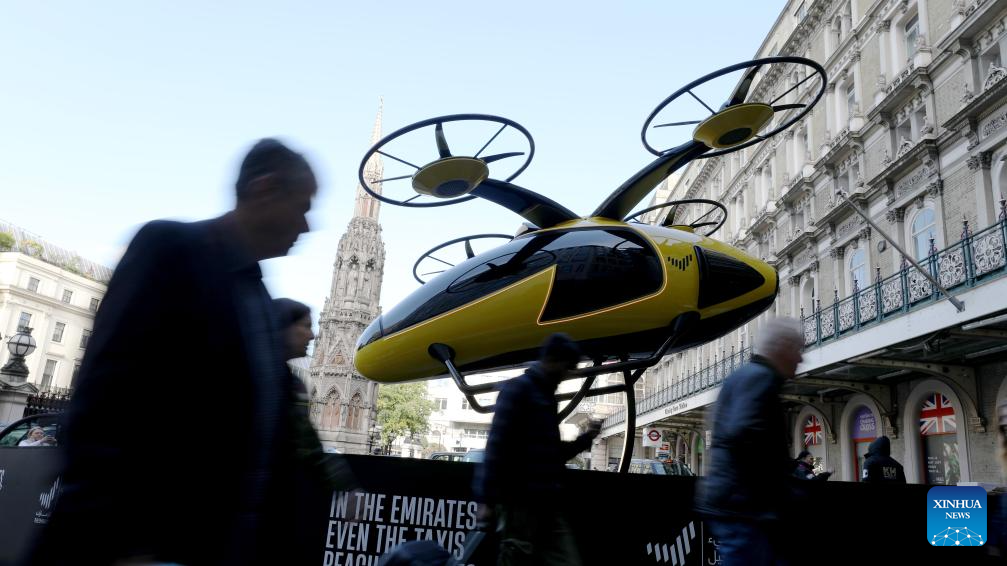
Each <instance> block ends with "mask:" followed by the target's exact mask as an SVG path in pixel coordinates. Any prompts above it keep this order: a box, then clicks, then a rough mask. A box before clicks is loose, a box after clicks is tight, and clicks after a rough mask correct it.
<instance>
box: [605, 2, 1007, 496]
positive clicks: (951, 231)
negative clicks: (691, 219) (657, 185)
mask: <svg viewBox="0 0 1007 566" xmlns="http://www.w3.org/2000/svg"><path fill="white" fill-rule="evenodd" d="M1005 49H1007V2H1005V1H1002V0H964V1H963V0H954V1H952V0H803V1H801V0H791V1H789V2H788V3H787V5H786V7H785V9H784V11H783V12H782V13H781V14H780V16H779V18H778V19H777V22H776V23H775V25H774V27H773V28H772V29H771V30H770V31H769V34H768V35H767V37H766V39H765V40H764V42H763V45H762V47H761V48H760V50H759V51H758V53H757V56H760V57H761V56H770V55H778V54H779V55H799V56H804V57H809V58H811V59H814V60H816V61H818V62H819V63H821V64H822V65H823V66H824V67H825V68H826V70H827V72H828V77H829V82H828V83H827V88H826V94H825V96H824V97H823V98H822V100H821V102H820V103H819V104H818V106H817V107H816V108H815V109H814V110H813V111H812V112H811V113H810V114H809V115H807V116H806V117H805V118H804V119H803V120H801V121H800V122H799V123H797V124H796V125H794V126H793V127H792V128H790V129H789V130H788V131H787V132H785V133H782V134H780V135H779V136H777V137H775V138H773V139H771V140H769V141H767V142H766V143H763V144H760V145H756V146H753V147H750V148H747V149H745V150H742V151H739V152H736V153H732V154H729V155H725V156H722V157H719V158H713V159H707V160H702V161H697V162H694V163H692V164H690V166H689V167H687V168H686V169H685V170H684V171H683V172H682V175H681V178H680V180H679V181H678V182H676V183H674V185H673V187H672V188H671V191H670V196H669V197H668V198H669V199H683V198H697V197H699V198H710V199H715V200H719V201H721V202H723V203H724V204H725V205H726V206H727V208H728V210H729V212H730V215H729V218H728V221H727V224H726V225H725V227H724V228H723V229H722V230H721V232H720V233H718V234H717V235H716V236H715V237H716V238H718V239H722V240H724V241H727V242H730V243H732V244H733V245H735V246H738V247H740V248H741V249H744V250H746V251H747V252H748V253H750V254H751V255H753V256H756V257H760V258H764V259H766V260H767V261H769V262H770V263H771V264H773V265H774V266H775V267H776V268H777V270H778V271H779V274H780V292H779V297H778V299H777V301H776V303H775V305H774V306H773V307H772V308H771V309H770V311H769V312H767V313H766V314H764V315H762V316H760V317H758V318H757V319H755V320H753V321H751V322H750V323H749V324H746V325H744V326H743V327H742V328H740V329H738V330H737V331H735V332H732V333H730V334H729V335H727V336H724V337H723V338H720V339H718V340H715V341H713V342H711V343H709V344H706V345H704V346H701V347H698V348H695V349H693V350H690V351H688V352H684V353H682V354H676V355H673V356H669V357H668V358H666V359H665V360H664V361H663V362H662V363H661V364H660V365H659V366H656V367H655V368H653V369H652V370H651V371H650V372H648V376H647V390H648V395H647V396H645V397H644V398H643V399H642V400H640V405H641V407H640V411H641V415H640V418H639V419H638V421H637V424H638V426H641V427H642V426H644V425H648V426H653V425H654V424H655V423H656V424H657V425H658V426H662V427H664V428H666V429H667V431H668V434H669V436H671V437H673V438H674V439H675V440H676V442H675V443H674V446H676V452H677V453H678V455H681V456H683V457H685V458H686V459H687V460H688V461H689V462H690V463H691V464H692V465H693V467H694V468H697V469H700V470H701V469H702V467H703V461H702V452H703V450H704V449H705V446H706V441H707V439H708V430H709V424H708V423H707V422H706V421H705V418H706V415H707V409H708V408H709V406H710V405H711V403H712V402H713V401H714V400H715V399H716V392H717V391H718V389H719V384H720V382H721V381H722V379H723V378H724V376H726V375H727V374H728V373H729V372H730V370H731V369H732V368H733V367H736V366H737V364H739V363H742V362H743V361H744V360H745V359H746V358H747V356H748V352H749V345H750V344H751V341H752V337H753V336H754V335H756V334H757V333H758V331H759V327H760V325H761V324H763V323H764V321H765V320H767V319H768V318H769V317H771V316H792V317H799V318H801V319H802V322H803V325H804V330H805V342H806V345H807V349H806V352H805V355H804V357H805V361H804V363H803V364H802V366H801V368H800V370H799V371H800V375H799V379H798V380H796V381H794V382H793V383H792V384H790V385H789V386H788V388H787V401H788V406H789V407H790V420H791V433H792V434H791V438H790V442H791V448H792V450H793V452H794V454H795V455H796V453H797V452H798V451H799V450H801V449H803V448H808V449H809V450H811V451H812V453H813V454H814V455H815V456H816V458H817V459H818V465H819V466H821V467H823V468H835V469H836V470H837V473H838V477H839V478H841V479H845V480H851V481H852V480H855V479H857V478H858V477H859V473H860V465H861V458H860V456H862V453H863V451H864V449H865V448H866V445H867V443H868V442H869V441H870V440H872V439H873V438H875V437H876V436H879V435H881V434H885V435H888V436H889V437H891V438H892V439H893V440H892V447H893V456H894V457H895V458H896V459H898V460H899V461H900V462H902V463H903V464H904V465H905V467H906V472H907V475H908V477H909V480H910V481H913V482H929V483H955V482H957V481H979V482H995V481H998V479H999V471H998V469H997V465H996V460H995V457H994V449H993V445H994V442H995V439H994V436H995V435H994V428H995V427H994V426H991V425H990V423H991V419H992V422H995V410H994V407H995V406H996V404H997V403H998V402H1004V401H1005V400H1007V379H1005V378H1004V375H1005V370H1007V367H1005V366H1004V365H1003V364H1001V363H999V362H998V361H997V360H998V359H999V357H998V354H999V356H1002V355H1003V354H1002V352H1003V351H1005V350H1007V327H1005V326H1003V322H1004V321H1005V320H1007V316H1004V313H1005V312H1007V299H1005V298H1004V297H1007V278H1003V277H1002V276H1003V274H1004V272H1005V250H1004V248H1005V243H1007V229H1005V221H1004V218H1005V214H1007V212H1005V210H1007V209H1005V206H1004V201H1003V199H1004V197H1005V195H1007V167H1005V164H1004V160H1005V159H1007V97H1005V94H1007V80H1003V79H1004V78H1005V77H1007V70H1005V69H1004V68H1003V66H1002V65H1003V55H1002V54H1005V55H1007V51H1004V50H1005ZM804 78H805V75H804V74H802V70H801V69H799V68H793V67H791V68H786V67H783V66H777V68H776V69H775V70H774V71H773V72H771V73H768V74H767V75H766V76H764V77H762V78H761V79H760V81H759V83H758V84H756V85H755V86H754V88H753V92H754V93H756V94H755V98H754V99H756V100H758V99H760V98H759V94H760V93H762V94H769V95H770V97H769V98H770V99H772V98H774V96H772V95H773V93H777V94H782V93H784V92H786V91H788V89H791V88H792V87H795V85H797V86H796V89H795V90H794V91H793V92H791V93H790V94H789V95H788V97H789V98H788V99H787V101H788V102H800V101H806V100H807V99H808V97H810V96H812V92H813V90H812V89H813V88H815V86H816V85H813V84H812V83H813V82H815V81H808V82H806V83H801V81H802V79H804ZM837 191H844V192H847V193H848V194H849V195H850V199H851V200H852V202H854V203H856V204H857V205H858V206H859V207H861V208H862V209H864V210H866V211H867V213H868V215H869V216H870V217H871V219H872V220H873V221H874V222H876V223H877V224H878V225H879V226H880V227H881V228H882V229H883V230H884V231H885V232H886V233H887V234H888V235H890V236H891V237H892V238H893V239H894V240H895V242H896V243H898V244H899V245H900V246H901V247H902V248H903V249H905V250H906V252H907V254H909V255H911V256H912V257H913V259H915V260H917V261H919V262H920V264H921V265H922V267H923V268H924V269H926V270H928V271H929V272H931V273H932V274H933V275H934V276H935V277H936V278H937V279H938V280H939V282H940V283H941V284H942V286H944V287H947V288H949V289H950V292H951V293H952V294H953V295H955V296H956V297H958V298H959V299H960V300H962V301H963V302H964V303H965V309H964V310H963V311H961V312H959V311H958V310H957V309H956V308H954V307H953V306H952V305H951V304H950V302H949V301H948V300H947V299H945V298H943V297H942V296H941V294H940V293H939V292H938V291H937V290H936V289H935V288H934V287H933V286H932V285H931V284H930V283H929V281H928V280H927V279H926V278H925V277H924V276H923V275H922V274H920V273H919V272H917V271H916V270H915V269H914V268H912V267H911V266H910V265H909V264H908V263H907V262H906V261H905V260H904V258H903V257H902V256H901V255H900V254H899V253H898V252H897V251H896V250H895V249H894V247H893V246H892V245H891V244H890V243H889V242H888V241H886V239H885V238H884V237H882V235H881V234H879V233H877V231H876V230H874V229H872V228H871V227H870V226H869V225H868V224H867V223H866V222H864V220H863V219H862V218H861V217H860V216H858V215H857V214H856V213H855V212H854V211H853V208H852V207H851V205H850V204H849V203H847V202H846V201H844V200H843V199H841V198H839V197H837V196H836V195H837ZM999 317H1002V318H999ZM623 420H624V419H621V418H620V416H619V415H615V416H613V417H612V418H610V419H609V420H608V421H607V423H606V429H605V432H604V435H605V436H606V437H607V440H606V441H605V442H606V444H607V450H603V451H600V452H601V453H602V454H605V453H608V454H616V453H618V451H619V450H620V448H619V445H621V439H620V432H621V430H620V424H621V422H622V421H623Z"/></svg>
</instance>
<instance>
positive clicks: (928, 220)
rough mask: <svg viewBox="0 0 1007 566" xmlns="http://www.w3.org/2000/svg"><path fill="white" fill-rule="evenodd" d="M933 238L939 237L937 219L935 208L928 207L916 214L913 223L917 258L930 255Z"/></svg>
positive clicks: (913, 239) (914, 246)
mask: <svg viewBox="0 0 1007 566" xmlns="http://www.w3.org/2000/svg"><path fill="white" fill-rule="evenodd" d="M931 238H934V239H936V238H937V221H936V215H935V214H934V209H932V208H929V207H928V208H924V209H923V210H921V211H920V212H919V214H917V215H916V218H915V219H914V220H913V224H912V242H913V253H915V254H916V259H917V260H922V259H925V258H926V257H927V256H929V255H930V239H931ZM935 245H936V243H935Z"/></svg>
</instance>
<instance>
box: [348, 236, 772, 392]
mask: <svg viewBox="0 0 1007 566" xmlns="http://www.w3.org/2000/svg"><path fill="white" fill-rule="evenodd" d="M683 228H685V227H682V228H670V227H664V226H652V225H648V224H636V223H625V222H619V221H612V220H607V219H604V218H590V219H586V220H571V221H568V222H565V223H562V224H559V225H557V226H554V227H552V228H549V229H546V230H539V231H535V232H530V233H527V234H524V235H522V236H519V237H517V238H515V239H514V240H512V241H511V242H509V243H507V244H504V245H503V246H500V247H498V248H495V249H493V250H490V251H488V252H485V253H482V254H480V255H477V256H475V257H472V258H469V259H467V260H466V261H464V262H462V263H460V264H458V265H456V266H455V267H453V268H451V269H449V270H447V271H445V272H444V273H442V274H440V275H438V276H437V277H436V278H435V279H433V280H431V281H429V282H428V283H426V284H425V285H423V286H422V287H420V288H419V289H418V290H417V291H415V292H414V293H413V294H412V295H410V296H409V297H408V298H406V299H405V300H403V301H402V302H401V303H399V304H398V305H396V306H395V307H393V308H392V309H390V310H389V311H387V312H385V313H384V314H382V315H381V316H379V317H378V318H377V319H376V320H375V321H374V322H372V323H371V325H370V326H369V327H368V328H367V329H366V330H365V331H364V332H363V334H362V335H361V336H360V339H359V341H358V343H357V344H358V350H357V353H356V358H355V363H356V367H357V369H358V371H360V373H361V374H363V375H364V376H366V377H368V378H370V379H374V380H377V381H381V382H397V381H408V380H415V379H423V378H428V377H431V376H439V375H442V374H444V373H445V368H444V365H443V364H442V363H441V362H439V361H438V360H435V359H434V358H432V357H431V355H430V353H429V351H428V350H429V347H430V345H431V344H435V343H443V344H446V345H448V346H450V347H451V348H452V349H453V350H454V352H455V353H456V358H455V360H454V361H455V364H456V365H457V367H458V369H459V370H461V371H470V372H471V371H486V370H490V369H495V368H500V367H509V366H514V365H520V364H523V363H527V362H529V361H532V360H534V359H536V358H537V353H538V351H537V350H538V346H539V345H540V344H541V343H542V341H543V340H544V339H545V338H546V337H547V336H548V335H550V334H552V333H554V332H565V333H567V334H569V335H570V336H571V337H572V338H573V339H574V340H576V341H577V342H578V344H579V345H580V346H581V349H582V350H583V351H584V353H585V355H586V356H587V357H588V358H590V359H616V358H618V357H619V356H620V355H626V354H628V355H629V356H631V357H636V356H640V355H646V354H649V353H650V352H653V351H655V350H657V349H658V348H659V347H660V346H661V344H662V343H663V342H664V341H665V340H666V339H667V337H668V332H669V328H670V324H671V322H672V321H673V320H674V319H675V318H676V317H678V316H679V315H682V314H684V313H688V312H694V313H696V314H698V323H696V324H694V325H693V326H692V327H691V329H690V330H689V331H688V336H685V337H682V338H680V339H679V340H677V341H676V344H675V349H674V350H671V351H675V350H679V349H685V348H689V347H691V346H695V345H697V344H702V343H705V342H707V341H709V340H712V339H714V338H717V337H719V336H722V335H723V334H725V333H727V332H729V331H730V330H733V329H734V328H736V327H737V326H738V325H740V324H742V323H744V322H745V321H747V320H748V319H751V318H752V317H754V316H756V315H758V314H759V313H761V312H763V311H764V310H766V309H767V308H768V307H769V306H770V305H771V304H772V302H773V300H774V299H775V296H776V293H777V289H778V281H777V274H776V271H775V270H774V269H773V268H772V267H770V266H769V265H768V264H766V263H765V262H763V261H760V260H758V259H755V258H753V257H750V256H748V255H746V254H744V253H742V252H740V251H739V250H737V249H735V248H733V247H731V246H728V245H726V244H723V243H721V242H718V241H716V240H712V239H709V238H704V237H701V236H698V235H696V234H694V233H692V232H691V231H690V230H689V229H688V228H685V229H683ZM667 353H670V352H667Z"/></svg>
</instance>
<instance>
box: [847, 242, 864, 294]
mask: <svg viewBox="0 0 1007 566" xmlns="http://www.w3.org/2000/svg"><path fill="white" fill-rule="evenodd" d="M867 284H868V283H867V254H866V253H865V252H864V250H863V248H861V249H858V250H856V251H854V252H853V256H852V257H850V290H851V291H855V290H857V289H863V288H864V287H865V286H867Z"/></svg>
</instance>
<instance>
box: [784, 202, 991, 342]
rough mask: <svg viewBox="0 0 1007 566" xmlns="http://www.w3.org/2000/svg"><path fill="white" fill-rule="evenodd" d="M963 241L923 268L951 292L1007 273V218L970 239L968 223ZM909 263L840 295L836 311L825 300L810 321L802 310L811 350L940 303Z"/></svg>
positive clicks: (934, 254)
mask: <svg viewBox="0 0 1007 566" xmlns="http://www.w3.org/2000/svg"><path fill="white" fill-rule="evenodd" d="M1002 208H1003V207H1002ZM962 236H963V238H962V239H961V240H959V241H958V242H957V243H955V244H952V245H950V246H948V247H946V248H944V249H943V250H940V251H938V250H936V249H935V247H934V246H933V243H931V250H932V251H931V254H930V255H929V256H928V257H927V258H925V259H923V260H922V261H920V262H919V263H920V265H921V266H922V267H923V268H924V269H928V270H930V274H931V275H933V276H934V278H936V279H937V280H938V281H939V282H940V284H941V285H943V286H944V288H945V289H948V290H952V289H967V288H971V287H975V286H977V285H980V284H983V283H986V282H987V281H990V280H992V279H997V278H1000V277H1002V276H1003V275H1004V273H1007V269H1005V266H1007V263H1005V249H1007V218H1005V214H1004V213H1003V212H1001V214H1000V221H999V222H997V223H996V224H993V225H992V226H990V227H988V228H985V229H983V230H981V231H979V232H977V233H976V234H971V233H969V230H968V224H967V223H966V225H965V230H964V231H963V233H962ZM903 263H904V264H905V266H904V267H903V268H902V269H901V270H899V271H898V272H897V273H895V274H893V275H890V276H889V277H886V278H884V279H881V278H880V277H875V281H874V284H872V285H869V286H867V287H864V288H862V289H856V290H855V291H854V293H853V294H852V295H851V296H849V297H847V298H845V299H843V300H838V299H839V297H838V293H837V296H836V297H835V300H834V301H833V304H832V305H831V306H827V307H824V308H823V307H822V306H821V301H820V300H819V301H818V304H817V305H816V306H815V312H813V313H812V314H810V315H808V316H804V312H803V309H802V312H801V315H802V316H801V320H802V323H803V325H804V343H805V345H806V346H808V347H818V346H821V345H822V344H823V343H827V342H830V341H832V340H838V339H840V338H842V337H843V336H847V335H849V334H852V333H855V332H857V331H859V330H860V329H861V328H864V327H868V326H874V325H877V324H880V323H882V322H883V321H884V320H887V319H889V318H892V317H895V316H899V315H901V314H904V313H906V312H909V311H912V310H916V309H919V308H921V307H923V306H926V305H928V304H931V303H933V302H935V301H937V300H939V299H940V292H939V291H938V290H937V289H936V288H935V287H934V286H933V285H932V284H931V283H930V281H929V280H928V279H927V278H926V277H925V276H924V275H923V274H922V273H920V272H919V271H918V270H917V269H916V268H915V267H913V266H912V265H909V264H908V262H903Z"/></svg>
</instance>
